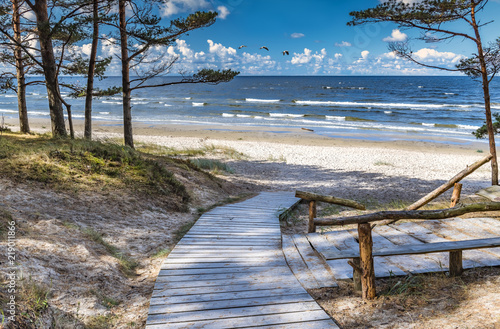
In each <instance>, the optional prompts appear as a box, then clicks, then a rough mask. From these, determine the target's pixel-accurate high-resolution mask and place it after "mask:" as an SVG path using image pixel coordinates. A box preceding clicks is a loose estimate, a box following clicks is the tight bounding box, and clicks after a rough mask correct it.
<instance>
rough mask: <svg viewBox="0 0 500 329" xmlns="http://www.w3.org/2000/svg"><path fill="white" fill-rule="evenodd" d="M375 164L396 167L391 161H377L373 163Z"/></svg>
mask: <svg viewBox="0 0 500 329" xmlns="http://www.w3.org/2000/svg"><path fill="white" fill-rule="evenodd" d="M373 165H374V166H389V167H394V165H393V164H392V163H390V162H385V161H377V162H375V163H374V164H373Z"/></svg>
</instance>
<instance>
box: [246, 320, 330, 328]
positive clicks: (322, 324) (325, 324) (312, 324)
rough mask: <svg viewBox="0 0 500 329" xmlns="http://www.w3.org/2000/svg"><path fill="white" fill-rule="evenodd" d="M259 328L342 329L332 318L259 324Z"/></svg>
mask: <svg viewBox="0 0 500 329" xmlns="http://www.w3.org/2000/svg"><path fill="white" fill-rule="evenodd" d="M252 328H259V329H340V328H339V326H337V324H335V322H333V321H332V320H319V321H307V322H298V323H287V324H278V325H272V326H258V327H252Z"/></svg>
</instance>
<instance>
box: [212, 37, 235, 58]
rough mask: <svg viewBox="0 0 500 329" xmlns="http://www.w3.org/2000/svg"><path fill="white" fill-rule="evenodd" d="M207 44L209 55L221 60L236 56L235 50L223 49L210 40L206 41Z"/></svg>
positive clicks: (220, 45)
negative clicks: (214, 55)
mask: <svg viewBox="0 0 500 329" xmlns="http://www.w3.org/2000/svg"><path fill="white" fill-rule="evenodd" d="M207 42H208V45H209V48H208V49H209V52H210V53H211V54H216V55H217V56H219V57H220V58H223V59H224V58H228V57H230V56H234V55H236V49H234V48H232V47H225V46H223V45H222V44H220V43H214V42H213V41H212V40H207Z"/></svg>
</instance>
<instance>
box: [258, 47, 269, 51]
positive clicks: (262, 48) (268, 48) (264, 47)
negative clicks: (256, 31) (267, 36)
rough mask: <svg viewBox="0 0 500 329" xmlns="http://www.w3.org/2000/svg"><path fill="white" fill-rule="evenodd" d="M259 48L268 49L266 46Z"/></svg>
mask: <svg viewBox="0 0 500 329" xmlns="http://www.w3.org/2000/svg"><path fill="white" fill-rule="evenodd" d="M260 49H265V50H267V51H269V48H267V47H266V46H262V47H260Z"/></svg>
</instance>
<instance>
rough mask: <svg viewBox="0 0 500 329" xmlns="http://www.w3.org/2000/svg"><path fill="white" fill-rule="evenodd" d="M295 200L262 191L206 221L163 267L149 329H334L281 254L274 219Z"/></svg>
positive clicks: (216, 211)
mask: <svg viewBox="0 0 500 329" xmlns="http://www.w3.org/2000/svg"><path fill="white" fill-rule="evenodd" d="M298 201H299V199H297V198H295V197H294V196H293V193H270V192H265V193H261V194H259V195H258V196H257V197H255V198H252V199H249V200H246V201H244V202H241V203H237V204H231V205H227V206H223V207H218V208H215V209H213V210H212V211H210V212H208V213H206V214H204V215H203V216H202V217H201V218H200V219H199V220H198V221H197V223H196V224H195V225H194V226H193V227H192V228H191V230H190V231H189V232H188V233H187V234H186V236H184V238H183V239H182V240H181V241H180V242H179V244H178V245H177V246H176V247H175V248H174V250H173V251H172V252H171V253H170V255H169V256H168V257H167V259H166V260H165V262H164V264H163V265H162V268H161V271H160V273H159V275H158V278H157V280H156V284H155V287H154V292H153V296H152V298H151V303H150V308H149V314H148V319H147V324H146V328H148V329H156V328H214V329H215V328H216V329H222V328H247V327H252V328H276V329H277V328H283V329H285V328H286V329H293V328H311V329H315V328H317V329H327V328H338V327H337V325H336V324H335V323H334V322H333V321H332V320H331V318H330V317H329V316H328V315H327V314H326V313H325V312H324V311H323V310H322V309H321V308H320V307H319V306H318V304H317V303H316V302H315V301H314V300H313V299H312V297H311V296H309V294H308V293H307V291H306V290H305V289H304V288H303V287H302V286H301V285H300V283H299V282H298V281H297V279H296V278H295V276H294V275H293V274H292V272H291V271H290V268H289V267H288V265H287V263H286V261H285V258H284V256H283V252H282V250H281V231H280V225H279V219H278V217H279V215H280V214H281V213H283V212H284V211H286V210H287V209H289V208H290V207H292V206H294V205H295V204H296V203H297V202H298Z"/></svg>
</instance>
